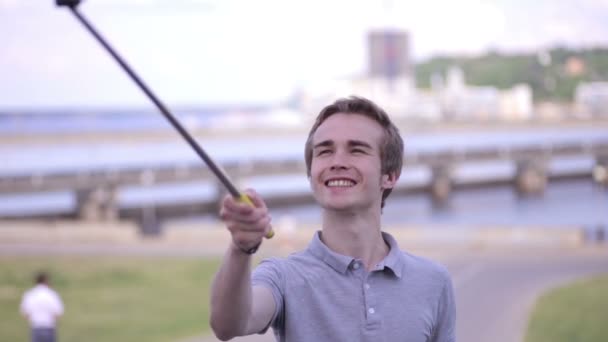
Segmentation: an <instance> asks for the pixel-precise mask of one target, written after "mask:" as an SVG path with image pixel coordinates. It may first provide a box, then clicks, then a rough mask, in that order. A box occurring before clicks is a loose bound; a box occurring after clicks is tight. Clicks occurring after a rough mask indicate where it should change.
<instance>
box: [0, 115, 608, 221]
mask: <svg viewBox="0 0 608 342" xmlns="http://www.w3.org/2000/svg"><path fill="white" fill-rule="evenodd" d="M182 115H185V116H187V115H188V113H185V114H182ZM238 115H242V113H240V114H238ZM228 116H230V114H229V113H225V112H224V113H215V114H210V115H208V116H204V115H202V114H200V113H199V114H196V115H193V117H194V118H197V119H196V120H201V121H200V122H204V121H203V120H207V121H206V123H211V122H216V123H218V122H221V120H222V119H225V120H226V122H232V121H234V118H230V117H228ZM87 122H88V123H87ZM190 122H191V123H192V122H194V121H192V120H191V121H190ZM7 123H9V124H8V125H7ZM84 123H87V124H84ZM83 124H84V126H82V125H83ZM159 127H167V129H170V128H169V127H168V124H167V123H166V122H164V118H162V117H160V116H158V115H145V114H141V113H140V114H131V115H120V114H112V115H99V116H92V117H87V118H86V119H85V118H83V117H82V116H78V115H71V116H69V115H68V116H58V117H52V116H49V115H47V116H41V115H37V116H29V117H28V116H25V117H15V116H13V117H11V116H1V115H0V134H3V132H4V133H7V132H10V133H15V132H24V133H25V132H27V133H35V132H39V131H40V132H42V131H44V132H70V131H74V130H76V129H78V130H80V131H82V130H84V131H88V130H91V131H116V130H123V131H141V130H147V129H158V128H159ZM606 139H608V132H607V131H606V130H605V129H603V128H567V129H566V128H564V129H541V130H536V131H532V130H523V129H522V130H504V131H490V132H487V131H486V132H484V131H481V132H475V133H471V132H464V133H452V132H450V133H440V134H437V133H435V134H431V133H417V134H407V135H406V136H405V141H406V158H407V157H408V156H410V155H415V154H417V153H419V152H428V151H439V150H442V149H445V148H448V147H450V148H456V149H462V150H466V149H470V148H479V147H486V146H494V147H499V148H505V147H509V146H522V145H527V144H547V145H548V144H565V143H580V142H582V143H591V142H594V141H600V140H606ZM199 142H200V143H201V145H202V146H203V147H204V148H205V149H206V150H207V151H208V152H209V153H210V154H211V155H212V156H213V157H214V159H216V160H217V161H218V162H219V163H225V162H233V161H246V160H251V159H267V160H279V159H281V160H285V159H292V160H301V159H302V158H303V146H304V142H305V136H295V137H280V138H275V137H265V138H260V137H258V138H248V137H243V138H240V139H234V138H231V139H219V138H214V139H201V140H200V141H199ZM0 160H2V167H1V168H0V177H1V176H2V175H15V174H44V173H49V172H58V171H70V170H71V171H73V170H95V169H99V168H109V169H121V168H129V167H142V166H149V167H156V166H164V165H166V166H176V165H196V164H198V163H200V161H199V159H198V156H196V154H195V153H194V152H193V151H192V150H191V148H190V147H189V146H187V144H185V143H183V142H174V143H150V142H145V143H144V142H133V143H128V144H126V143H112V142H107V143H106V142H104V143H87V144H49V145H40V144H36V145H33V144H21V145H19V146H14V145H13V146H0ZM593 164H594V160H593V158H591V157H585V156H582V157H572V158H562V159H559V160H553V161H551V163H550V164H549V172H550V173H551V174H564V173H571V172H580V171H588V170H590V169H591V168H592V167H593ZM514 172H515V166H514V165H513V164H512V163H510V162H491V163H487V162H486V163H469V164H461V165H459V166H458V167H457V168H456V169H455V170H454V177H455V183H457V184H465V183H469V182H471V181H476V180H482V179H494V180H500V179H510V178H511V177H512V176H513V174H514ZM430 176H431V175H430V171H429V170H428V169H426V168H424V167H410V168H407V169H405V171H404V173H403V175H402V178H401V180H400V185H401V186H416V185H422V184H426V183H428V181H429V179H430ZM239 187H241V188H244V187H253V188H256V189H258V191H259V192H260V193H261V194H262V195H269V194H273V193H278V192H307V191H309V190H308V189H309V187H308V182H307V179H306V176H305V175H292V176H280V177H279V176H273V177H258V178H255V179H247V180H241V182H240V184H239ZM215 193H216V188H215V184H210V183H205V182H194V183H184V184H165V185H157V186H151V187H125V188H122V189H120V193H119V204H120V206H121V207H133V206H138V205H140V204H142V203H148V204H153V203H166V202H173V203H176V202H184V203H186V202H191V201H194V200H201V199H202V200H205V199H210V198H214V196H215ZM607 200H608V198H606V191H605V190H601V189H599V188H598V187H597V186H595V185H594V184H593V183H592V182H591V180H575V181H567V182H558V183H552V184H550V186H549V187H548V189H547V191H546V193H545V194H544V196H542V197H539V198H524V199H522V198H519V197H518V196H517V195H516V194H514V192H513V190H512V188H511V187H501V186H497V187H492V188H484V189H475V190H463V191H457V192H455V193H453V196H452V198H451V200H450V202H449V205H448V206H446V207H445V208H441V209H438V208H436V207H433V205H432V202H431V201H430V199H429V198H428V196H426V195H423V194H419V195H408V196H401V197H398V198H397V197H395V198H391V200H389V201H388V204H387V207H386V208H385V213H384V215H383V219H384V220H385V222H387V223H393V222H403V223H411V224H425V225H426V224H438V225H444V224H451V225H462V224H479V225H513V224H517V225H551V226H563V225H589V224H598V223H602V224H608V218H607V217H606V216H607V215H608V201H607ZM74 205H75V203H74V198H73V194H71V193H68V192H54V193H46V194H25V195H24V194H12V195H0V214H10V215H18V216H19V215H28V214H29V213H40V212H46V213H53V212H67V211H71V210H72V208H73V207H74ZM273 210H274V209H273ZM286 214H289V215H293V216H294V217H296V218H297V219H298V220H303V221H310V222H316V221H317V219H318V217H317V215H318V210H316V209H314V206H301V207H297V208H288V209H280V210H278V209H277V210H276V215H279V216H281V215H286Z"/></svg>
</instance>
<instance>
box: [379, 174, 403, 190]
mask: <svg viewBox="0 0 608 342" xmlns="http://www.w3.org/2000/svg"><path fill="white" fill-rule="evenodd" d="M398 180H399V176H398V175H397V173H396V172H390V173H387V174H384V175H382V188H383V189H392V188H394V187H395V184H397V181H398Z"/></svg>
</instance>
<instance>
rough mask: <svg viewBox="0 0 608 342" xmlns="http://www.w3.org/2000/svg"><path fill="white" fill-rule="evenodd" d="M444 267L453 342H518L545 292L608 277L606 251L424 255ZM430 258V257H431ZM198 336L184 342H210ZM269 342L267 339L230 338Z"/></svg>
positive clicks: (514, 250)
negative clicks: (452, 304) (451, 300)
mask: <svg viewBox="0 0 608 342" xmlns="http://www.w3.org/2000/svg"><path fill="white" fill-rule="evenodd" d="M428 254H429V255H430V256H431V257H433V258H434V259H436V260H438V261H440V262H441V263H443V264H445V265H446V266H447V267H448V269H449V270H450V273H451V274H452V279H453V282H454V288H455V292H456V305H457V310H458V319H457V340H458V341H459V342H487V341H493V342H521V341H523V338H524V333H525V330H526V326H527V322H528V317H529V315H530V310H531V309H532V308H533V306H534V303H535V301H536V299H537V298H538V297H539V295H540V294H542V293H543V292H545V291H546V290H548V289H550V288H552V287H555V286H558V285H560V284H563V283H566V282H569V281H572V280H574V279H578V278H581V277H587V276H590V275H592V274H597V273H608V248H607V247H604V248H599V249H559V248H552V249H549V248H545V249H543V248H541V249H532V248H528V249H519V248H517V249H512V248H511V249H501V250H498V251H496V250H492V251H489V250H481V251H470V250H469V251H459V252H458V253H456V252H454V251H451V252H449V253H445V254H440V252H438V251H434V253H433V252H429V253H428ZM433 254H434V255H433ZM216 341H218V340H217V339H215V338H213V337H199V338H193V339H189V340H186V341H184V342H216ZM232 341H235V342H271V341H274V338H273V337H272V335H271V334H266V335H264V336H259V335H257V336H249V337H244V338H235V339H233V340H232Z"/></svg>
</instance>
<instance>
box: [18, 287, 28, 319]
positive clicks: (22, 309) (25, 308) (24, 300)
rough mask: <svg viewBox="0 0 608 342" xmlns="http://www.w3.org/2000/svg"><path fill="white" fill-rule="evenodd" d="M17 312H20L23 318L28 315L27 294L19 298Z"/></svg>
mask: <svg viewBox="0 0 608 342" xmlns="http://www.w3.org/2000/svg"><path fill="white" fill-rule="evenodd" d="M19 311H20V312H21V314H22V315H24V316H28V315H29V314H30V313H29V311H30V310H29V300H28V295H27V293H26V294H24V295H23V297H22V298H21V304H19Z"/></svg>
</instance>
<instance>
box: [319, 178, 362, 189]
mask: <svg viewBox="0 0 608 342" xmlns="http://www.w3.org/2000/svg"><path fill="white" fill-rule="evenodd" d="M325 185H326V186H328V187H330V188H350V187H352V186H355V185H357V182H355V181H353V180H350V179H330V180H328V181H326V182H325Z"/></svg>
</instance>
